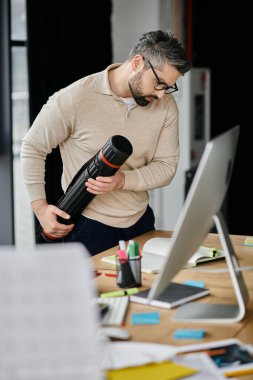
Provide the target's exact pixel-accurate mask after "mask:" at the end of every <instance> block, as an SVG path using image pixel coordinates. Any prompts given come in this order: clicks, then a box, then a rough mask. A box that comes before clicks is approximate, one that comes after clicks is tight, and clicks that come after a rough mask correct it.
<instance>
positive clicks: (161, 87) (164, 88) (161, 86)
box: [148, 60, 178, 94]
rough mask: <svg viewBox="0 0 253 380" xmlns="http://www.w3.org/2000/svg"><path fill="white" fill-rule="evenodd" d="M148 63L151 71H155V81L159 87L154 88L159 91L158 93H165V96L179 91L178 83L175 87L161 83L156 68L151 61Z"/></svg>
mask: <svg viewBox="0 0 253 380" xmlns="http://www.w3.org/2000/svg"><path fill="white" fill-rule="evenodd" d="M148 63H149V65H150V67H151V70H152V71H153V73H154V76H155V79H156V81H157V85H156V86H154V89H155V90H157V91H164V92H165V94H172V92H175V91H178V87H177V84H176V83H175V84H174V85H173V86H168V85H167V84H166V83H164V82H161V81H160V79H159V77H158V75H157V74H156V72H155V69H154V67H153V66H152V65H151V62H150V61H149V60H148Z"/></svg>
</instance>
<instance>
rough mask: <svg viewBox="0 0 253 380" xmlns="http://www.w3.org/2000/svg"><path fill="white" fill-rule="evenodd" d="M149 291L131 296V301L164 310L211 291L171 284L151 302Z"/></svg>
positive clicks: (175, 283)
mask: <svg viewBox="0 0 253 380" xmlns="http://www.w3.org/2000/svg"><path fill="white" fill-rule="evenodd" d="M149 290H150V289H147V290H143V291H141V292H139V293H137V294H134V295H131V296H130V301H131V302H136V303H142V304H147V305H152V306H157V307H161V308H164V309H171V308H173V307H176V306H179V305H182V304H184V303H186V302H190V301H192V300H195V299H197V298H201V297H204V296H207V295H208V294H209V289H207V288H200V287H198V286H193V285H186V284H180V283H177V282H171V283H170V284H169V286H168V287H167V288H166V289H165V290H164V291H163V292H162V293H161V294H160V296H158V297H157V298H156V299H154V300H152V301H149V300H148V294H149Z"/></svg>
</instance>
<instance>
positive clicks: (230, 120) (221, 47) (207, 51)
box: [192, 0, 253, 235]
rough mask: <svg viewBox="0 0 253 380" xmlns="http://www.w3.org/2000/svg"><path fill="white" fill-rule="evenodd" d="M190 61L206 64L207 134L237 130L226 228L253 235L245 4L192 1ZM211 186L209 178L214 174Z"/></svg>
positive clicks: (248, 31) (252, 138) (252, 121)
mask: <svg viewBox="0 0 253 380" xmlns="http://www.w3.org/2000/svg"><path fill="white" fill-rule="evenodd" d="M192 4H193V51H194V53H193V64H194V66H198V67H200V66H207V67H210V68H211V74H212V75H211V135H212V136H215V135H217V134H219V133H221V132H223V131H225V130H227V129H228V128H230V127H232V126H233V125H235V124H237V123H239V124H240V125H241V133H240V139H239V145H238V151H237V157H236V162H235V168H234V172H233V177H232V181H231V185H230V188H229V191H228V196H227V205H226V206H227V221H228V226H229V232H230V233H234V234H246V235H247V234H251V235H252V234H253V223H252V217H251V216H252V214H253V202H252V194H253V182H252V180H251V173H253V149H252V141H253V127H252V125H253V119H252V104H251V103H252V73H251V71H252V70H251V66H252V65H251V59H250V56H251V54H252V52H251V50H252V41H251V40H252V38H251V35H252V32H251V24H252V13H251V10H250V7H249V4H246V3H245V2H238V1H236V2H235V1H230V2H227V3H224V4H223V6H221V4H220V2H218V1H213V0H205V1H203V0H192ZM214 186H215V178H214Z"/></svg>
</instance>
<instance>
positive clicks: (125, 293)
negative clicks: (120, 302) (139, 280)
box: [100, 288, 139, 298]
mask: <svg viewBox="0 0 253 380" xmlns="http://www.w3.org/2000/svg"><path fill="white" fill-rule="evenodd" d="M138 292H139V289H138V288H131V289H127V290H115V291H113V292H107V293H101V294H100V297H101V298H108V297H123V296H129V295H131V294H136V293H138Z"/></svg>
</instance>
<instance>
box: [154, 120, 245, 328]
mask: <svg viewBox="0 0 253 380" xmlns="http://www.w3.org/2000/svg"><path fill="white" fill-rule="evenodd" d="M239 130H240V126H239V125H237V126H235V127H233V128H231V129H229V130H228V131H226V132H224V133H222V134H220V135H219V136H217V137H215V138H213V139H212V140H210V141H209V142H207V144H206V146H205V150H204V152H203V155H202V157H201V160H200V163H199V165H198V169H197V171H196V174H195V176H194V179H193V182H192V185H191V187H190V189H189V192H188V194H187V197H186V200H185V203H184V205H183V208H182V211H181V213H180V216H179V219H178V221H177V224H176V227H175V230H174V232H173V234H172V238H171V241H170V244H169V245H168V253H167V255H166V259H165V261H164V264H163V267H162V269H161V270H160V272H159V274H158V275H157V277H156V279H155V281H154V283H153V285H152V287H151V289H150V291H149V295H148V299H149V301H151V300H153V299H155V298H156V297H158V296H159V295H160V294H161V293H162V292H163V291H164V290H165V289H166V288H167V286H168V285H169V284H170V282H171V281H172V279H173V277H174V276H175V275H176V274H177V273H178V272H179V271H180V270H181V269H182V268H183V266H184V265H185V264H186V263H187V261H188V260H189V259H190V258H191V256H192V255H193V254H194V253H195V252H196V251H197V249H198V248H199V246H200V245H202V243H203V240H204V239H205V237H206V236H207V234H208V233H209V232H210V231H211V228H212V227H213V226H214V225H215V226H216V228H217V231H218V234H219V236H220V240H221V244H222V248H223V250H224V253H225V258H226V262H227V265H228V269H229V272H230V276H231V279H232V283H233V286H234V290H235V294H236V298H237V301H238V304H237V305H220V304H219V305H214V304H206V303H199V302H192V303H187V304H185V305H183V306H180V307H179V308H178V309H177V312H176V314H175V318H176V319H177V320H187V321H189V320H192V321H195V322H196V321H198V320H199V321H201V322H205V321H206V322H210V321H211V322H236V321H239V320H241V319H242V318H243V317H244V315H245V310H246V308H245V304H246V302H247V300H248V293H247V289H246V286H245V284H244V280H243V276H242V274H241V272H240V271H239V270H238V268H239V267H238V263H237V260H236V255H235V252H234V250H233V247H232V244H231V241H230V239H229V234H228V229H227V226H226V223H225V220H224V218H223V215H222V213H221V208H222V205H223V201H224V198H225V195H226V192H227V189H228V186H229V183H230V178H231V174H232V169H233V164H234V160H235V153H236V148H237V143H238V138H239Z"/></svg>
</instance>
